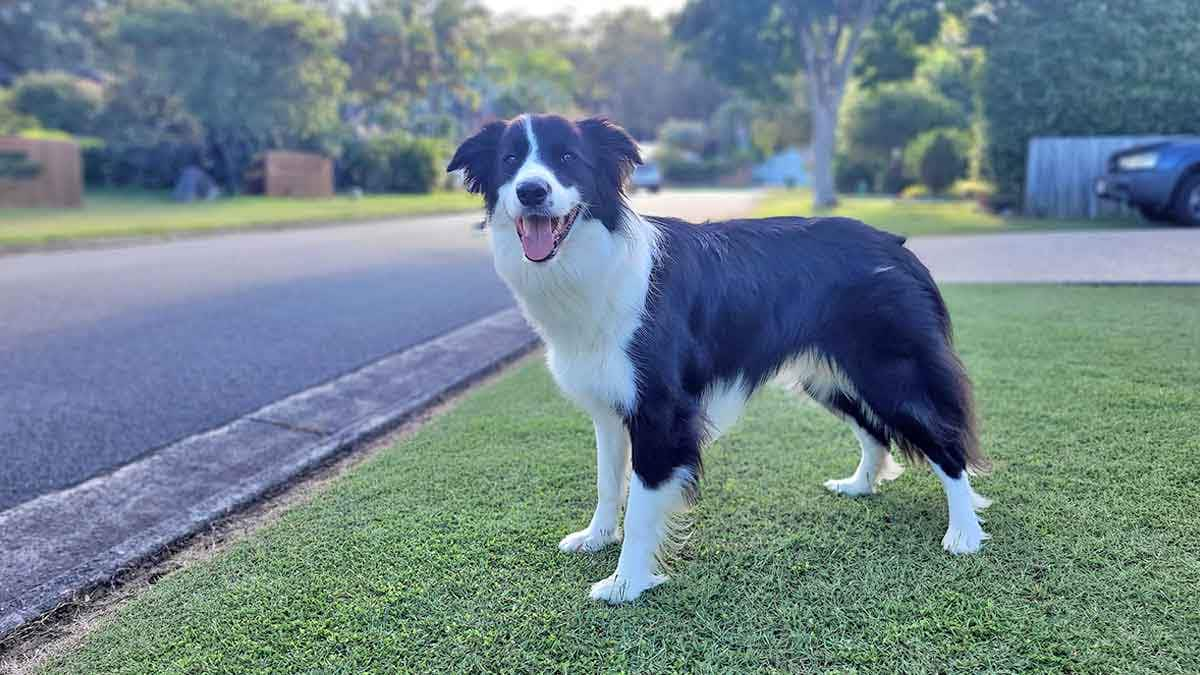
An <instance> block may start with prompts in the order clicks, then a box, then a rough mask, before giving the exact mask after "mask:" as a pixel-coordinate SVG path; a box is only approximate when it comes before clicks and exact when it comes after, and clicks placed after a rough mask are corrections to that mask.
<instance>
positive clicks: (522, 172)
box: [500, 115, 580, 218]
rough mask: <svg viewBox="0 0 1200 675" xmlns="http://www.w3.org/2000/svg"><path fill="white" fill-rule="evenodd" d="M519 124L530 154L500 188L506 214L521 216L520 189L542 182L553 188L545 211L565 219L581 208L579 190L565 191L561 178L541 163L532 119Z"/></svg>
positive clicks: (526, 117)
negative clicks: (575, 209) (534, 181)
mask: <svg viewBox="0 0 1200 675" xmlns="http://www.w3.org/2000/svg"><path fill="white" fill-rule="evenodd" d="M517 123H518V124H520V125H521V126H522V127H523V128H524V130H525V140H526V141H527V142H528V143H529V152H528V153H527V154H526V155H525V161H524V163H522V164H521V168H519V169H517V172H516V173H515V174H513V177H512V178H511V179H510V180H509V181H508V182H507V183H505V184H504V185H502V186H500V201H501V203H502V204H503V206H504V210H505V211H507V212H508V214H509V215H510V216H512V217H513V218H515V217H516V216H517V215H519V214H520V213H521V212H522V211H523V210H524V207H523V206H522V205H521V200H520V199H518V198H517V186H518V185H520V184H521V183H523V182H525V181H527V180H531V179H541V180H543V181H545V182H546V184H547V185H549V186H550V194H549V196H547V197H546V207H547V209H548V210H549V211H550V214H551V215H554V216H564V215H566V214H567V213H568V212H569V211H570V210H571V209H573V208H575V207H576V206H578V205H579V202H580V196H579V189H578V188H576V187H569V188H568V187H564V186H563V184H562V182H561V181H559V180H558V176H555V175H554V171H553V170H551V168H550V167H549V166H547V165H546V164H545V162H544V161H543V160H542V157H541V153H540V151H539V149H538V138H537V134H535V133H534V131H533V116H532V115H522V116H521V117H519V118H518V122H517Z"/></svg>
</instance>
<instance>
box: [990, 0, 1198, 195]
mask: <svg viewBox="0 0 1200 675" xmlns="http://www.w3.org/2000/svg"><path fill="white" fill-rule="evenodd" d="M993 4H994V6H995V21H992V20H990V19H988V18H986V17H977V18H976V22H975V23H976V25H974V26H973V27H972V33H973V35H974V39H975V41H976V42H977V43H980V44H982V45H983V46H984V47H985V49H986V52H987V57H986V63H985V65H984V71H983V83H982V98H983V110H984V115H985V118H986V122H987V136H988V146H987V153H986V160H987V162H988V164H989V169H990V172H991V173H992V175H993V176H994V177H995V179H996V183H997V189H998V191H999V193H1000V194H1006V195H1016V194H1020V191H1021V187H1022V184H1023V181H1024V178H1025V156H1026V152H1027V149H1028V144H1029V140H1030V139H1031V138H1033V137H1035V136H1065V135H1088V136H1090V135H1102V134H1176V133H1179V134H1187V133H1190V134H1195V133H1200V38H1198V37H1197V27H1198V26H1200V18H1198V17H1200V14H1197V11H1198V10H1200V7H1198V6H1197V2H1196V0H1154V1H1153V2H1148V1H1146V0H1105V2H1096V0H1058V1H1057V2H1035V1H1034V0H1021V1H1016V0H1009V1H1007V2H1004V3H993Z"/></svg>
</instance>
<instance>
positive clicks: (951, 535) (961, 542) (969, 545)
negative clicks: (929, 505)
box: [929, 461, 992, 555]
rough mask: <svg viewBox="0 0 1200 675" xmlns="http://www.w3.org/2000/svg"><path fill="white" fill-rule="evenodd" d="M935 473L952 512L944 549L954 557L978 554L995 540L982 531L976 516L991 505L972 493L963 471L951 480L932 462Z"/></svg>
mask: <svg viewBox="0 0 1200 675" xmlns="http://www.w3.org/2000/svg"><path fill="white" fill-rule="evenodd" d="M929 466H930V468H932V469H933V473H934V474H936V475H937V477H938V478H939V479H941V481H942V488H943V489H944V490H945V491H946V503H947V506H948V507H949V511H950V525H949V527H947V528H946V535H945V536H944V537H942V548H944V549H946V550H947V551H948V552H950V553H953V554H955V555H959V554H963V553H977V552H978V551H979V549H980V548H982V547H983V542H984V541H986V540H988V539H991V538H992V536H991V535H990V534H988V533H987V532H984V531H983V526H982V525H981V524H980V523H981V522H982V519H981V518H980V517H979V516H978V515H977V514H976V513H975V511H976V510H978V509H984V508H987V507H988V506H989V505H990V504H991V501H990V500H989V499H987V498H986V497H983V496H982V495H980V494H979V493H977V492H975V490H973V489H971V482H970V480H969V479H968V478H967V472H966V471H961V472H960V474H959V476H958V477H957V478H952V477H950V475H949V474H947V473H946V472H945V471H944V470H943V469H942V467H940V466H938V465H937V462H932V461H931V462H929Z"/></svg>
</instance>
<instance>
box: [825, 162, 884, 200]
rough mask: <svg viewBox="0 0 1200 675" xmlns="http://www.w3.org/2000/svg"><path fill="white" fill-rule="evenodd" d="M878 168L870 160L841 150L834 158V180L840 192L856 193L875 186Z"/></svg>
mask: <svg viewBox="0 0 1200 675" xmlns="http://www.w3.org/2000/svg"><path fill="white" fill-rule="evenodd" d="M876 171H877V168H876V167H875V166H873V165H872V164H870V163H869V162H864V161H862V160H858V159H853V158H851V156H850V155H848V154H846V153H841V152H839V153H838V154H837V157H835V158H834V160H833V180H834V183H835V184H836V185H837V190H838V192H844V193H846V194H854V193H858V192H862V191H864V190H873V189H874V188H875V173H876Z"/></svg>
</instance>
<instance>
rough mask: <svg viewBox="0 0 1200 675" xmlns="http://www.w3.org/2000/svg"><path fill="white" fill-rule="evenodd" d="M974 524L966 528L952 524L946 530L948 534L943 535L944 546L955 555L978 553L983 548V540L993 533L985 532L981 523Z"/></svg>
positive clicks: (990, 536)
mask: <svg viewBox="0 0 1200 675" xmlns="http://www.w3.org/2000/svg"><path fill="white" fill-rule="evenodd" d="M973 525H974V526H973V527H964V528H957V527H954V526H953V525H952V526H950V529H948V530H946V536H944V537H942V548H944V549H946V551H947V552H949V553H953V554H954V555H963V554H964V553H978V552H979V549H981V548H983V542H985V541H987V540H988V539H991V538H992V535H990V534H988V533H987V532H984V531H983V528H982V527H980V526H979V523H974V524H973Z"/></svg>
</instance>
